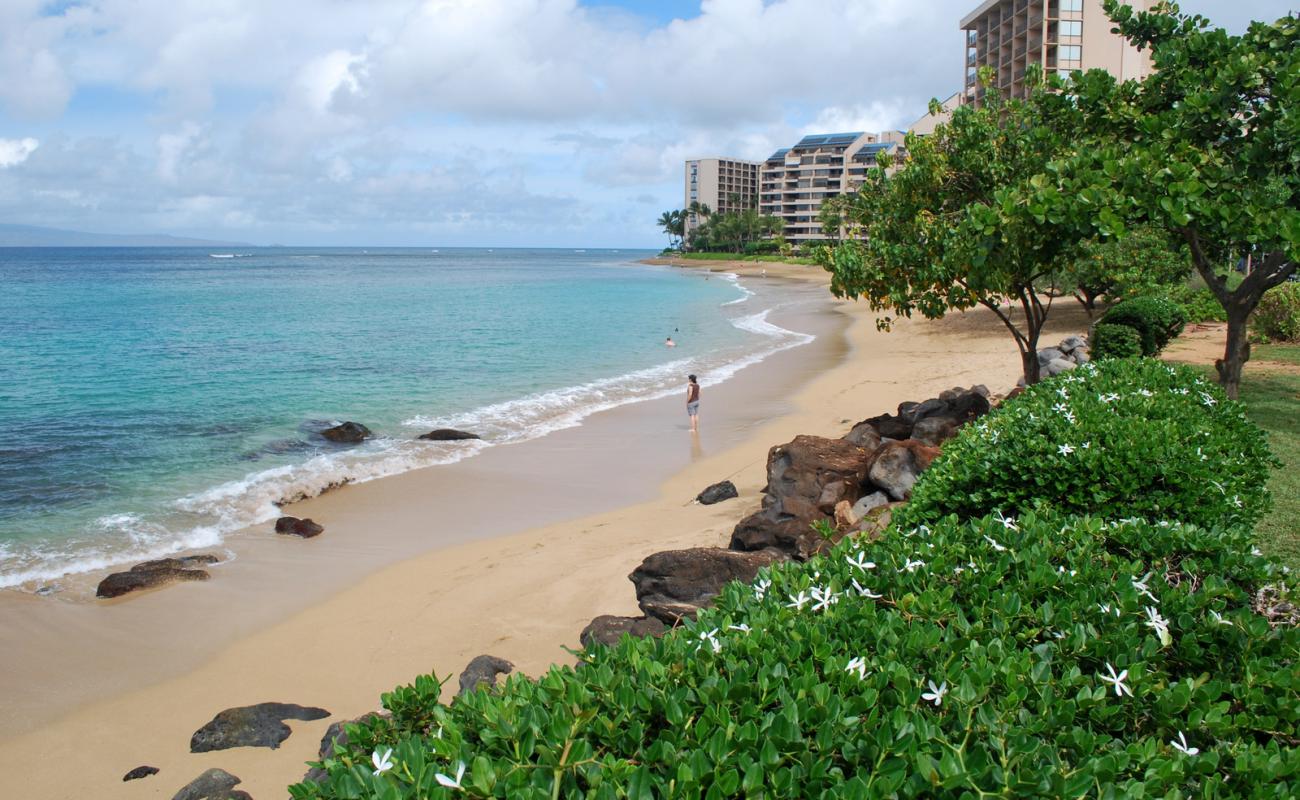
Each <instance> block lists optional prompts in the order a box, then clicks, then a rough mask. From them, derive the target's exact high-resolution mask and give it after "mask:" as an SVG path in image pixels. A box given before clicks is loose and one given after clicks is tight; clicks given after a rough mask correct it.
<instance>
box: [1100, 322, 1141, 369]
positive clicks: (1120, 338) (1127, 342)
mask: <svg viewBox="0 0 1300 800" xmlns="http://www.w3.org/2000/svg"><path fill="white" fill-rule="evenodd" d="M1088 355H1090V356H1091V357H1092V359H1093V360H1094V361H1097V360H1104V359H1108V358H1137V357H1139V356H1141V355H1142V335H1141V334H1139V333H1138V332H1137V330H1136V329H1134V328H1131V327H1129V326H1128V325H1109V324H1107V323H1105V322H1099V323H1097V324H1096V325H1094V326H1093V328H1092V333H1091V334H1089V336H1088Z"/></svg>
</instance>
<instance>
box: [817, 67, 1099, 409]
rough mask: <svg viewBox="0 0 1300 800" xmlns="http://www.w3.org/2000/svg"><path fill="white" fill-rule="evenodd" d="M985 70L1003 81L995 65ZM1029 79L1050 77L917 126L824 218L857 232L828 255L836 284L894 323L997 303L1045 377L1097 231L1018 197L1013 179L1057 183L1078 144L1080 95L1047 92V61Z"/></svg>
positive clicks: (1025, 362)
mask: <svg viewBox="0 0 1300 800" xmlns="http://www.w3.org/2000/svg"><path fill="white" fill-rule="evenodd" d="M981 80H982V81H984V82H986V83H991V81H992V75H991V73H990V72H989V71H988V70H987V68H986V70H985V72H984V73H983V74H982V76H981ZM1026 80H1027V81H1028V82H1029V83H1030V84H1031V85H1035V84H1036V85H1038V86H1039V88H1038V89H1037V90H1035V94H1034V97H1033V98H1031V99H1030V100H1028V101H1025V100H1017V99H1013V100H1006V99H1002V97H1001V95H1000V93H999V92H997V91H996V90H994V91H990V92H988V94H987V95H986V100H985V101H984V102H983V103H981V104H980V105H978V106H976V105H970V104H968V105H962V106H960V107H958V108H957V109H956V110H955V111H953V113H952V118H951V121H950V122H948V123H947V124H943V125H940V126H938V128H937V129H936V130H935V132H934V133H933V134H931V135H928V136H916V135H909V136H908V137H907V139H906V142H905V150H906V153H907V156H906V158H904V159H902V160H901V161H900V162H899V163H897V164H895V163H894V160H893V158H892V157H891V156H890V155H889V154H884V155H882V156H881V157H880V159H879V164H878V165H877V166H876V167H874V168H872V169H869V170H868V171H867V174H866V179H865V182H864V183H863V185H862V187H861V188H860V189H859V190H858V191H857V192H856V193H854V194H852V195H846V196H845V199H844V200H842V201H841V202H839V203H838V204H837V205H836V206H835V207H834V208H833V211H832V212H828V213H829V214H830V215H831V217H833V218H831V217H828V218H827V219H825V220H824V222H825V223H826V224H828V225H830V224H835V225H836V226H837V227H839V226H842V227H843V228H844V230H845V233H846V236H845V238H844V239H843V240H841V241H839V242H838V243H835V244H832V245H828V246H824V247H822V248H820V249H819V251H818V257H819V260H820V262H821V263H822V265H823V266H824V267H825V268H826V269H827V270H828V271H829V272H830V273H831V291H832V292H833V293H834V294H835V295H836V296H837V297H848V298H854V299H857V298H860V299H862V300H864V301H866V302H867V303H868V304H869V305H870V307H871V308H872V310H874V311H878V312H884V315H882V316H879V317H878V318H877V324H878V326H879V327H880V328H881V329H883V330H888V329H889V328H890V327H891V326H892V323H893V321H894V318H896V317H911V316H913V315H915V314H920V315H921V316H924V317H926V318H927V319H934V318H938V317H942V316H944V315H945V314H947V313H948V312H950V311H960V310H965V309H969V308H974V307H976V306H983V307H985V308H988V309H989V310H990V311H992V312H993V313H994V314H995V315H996V316H997V318H998V319H999V320H1000V321H1001V323H1002V324H1003V325H1004V326H1005V327H1006V329H1007V331H1008V332H1009V333H1010V334H1011V335H1012V337H1013V338H1014V339H1015V342H1016V346H1017V348H1018V349H1019V351H1020V356H1021V362H1022V366H1023V371H1024V379H1025V382H1026V383H1029V384H1033V383H1036V382H1037V381H1038V378H1039V362H1038V358H1037V350H1038V340H1039V335H1040V333H1041V332H1042V330H1043V326H1044V324H1045V323H1046V322H1047V318H1048V314H1049V312H1050V310H1051V306H1052V302H1053V299H1054V297H1055V296H1058V295H1059V294H1060V293H1062V292H1064V291H1067V290H1072V289H1073V287H1074V286H1075V285H1076V283H1077V281H1074V280H1072V279H1071V278H1070V277H1069V271H1070V269H1071V268H1072V267H1073V265H1074V264H1075V262H1076V261H1077V259H1078V257H1079V252H1080V247H1081V243H1082V242H1083V241H1085V240H1087V239H1089V238H1091V237H1092V236H1093V234H1094V231H1091V230H1089V231H1088V232H1086V233H1076V234H1063V232H1062V231H1061V230H1060V226H1059V224H1058V220H1057V219H1056V217H1055V215H1051V214H1048V213H1046V211H1045V206H1044V205H1043V204H1042V203H1032V204H1030V203H1015V202H1010V201H1009V200H1008V198H1009V194H1008V192H1009V190H1010V187H1013V186H1015V185H1018V184H1026V185H1031V184H1032V185H1043V184H1045V182H1046V181H1045V178H1044V175H1045V174H1046V172H1047V170H1048V166H1049V164H1051V163H1052V160H1053V159H1055V158H1058V157H1061V156H1063V155H1065V154H1067V153H1068V152H1069V149H1070V148H1071V147H1072V146H1073V137H1072V136H1070V135H1067V133H1066V132H1067V131H1069V130H1071V129H1072V128H1073V127H1074V125H1075V122H1077V120H1074V121H1072V120H1071V119H1069V118H1071V117H1077V111H1076V110H1075V109H1073V107H1072V106H1070V105H1069V104H1068V103H1063V102H1051V103H1049V102H1043V101H1041V100H1040V99H1038V98H1041V97H1043V96H1046V95H1048V93H1047V92H1045V91H1043V88H1044V84H1043V79H1042V74H1041V72H1040V71H1038V70H1037V69H1031V70H1029V72H1028V73H1027V75H1026ZM1052 80H1053V81H1055V80H1057V79H1056V78H1053V79H1052ZM935 105H936V104H934V103H932V108H931V110H932V111H936V110H937V109H936V108H935Z"/></svg>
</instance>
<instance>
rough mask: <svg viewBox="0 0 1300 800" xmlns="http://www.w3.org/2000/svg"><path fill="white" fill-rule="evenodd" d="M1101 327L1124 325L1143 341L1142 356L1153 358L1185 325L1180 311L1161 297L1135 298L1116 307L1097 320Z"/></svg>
mask: <svg viewBox="0 0 1300 800" xmlns="http://www.w3.org/2000/svg"><path fill="white" fill-rule="evenodd" d="M1099 323H1100V324H1104V325H1127V326H1129V327H1130V328H1132V329H1134V330H1135V331H1137V332H1138V335H1139V336H1141V337H1142V355H1144V356H1154V355H1155V354H1157V353H1159V352H1160V351H1161V350H1163V349H1165V345H1167V344H1169V342H1170V341H1172V340H1173V338H1174V337H1175V336H1177V335H1178V334H1180V333H1182V331H1183V327H1184V326H1185V325H1186V324H1187V314H1186V312H1184V311H1183V307H1182V306H1180V305H1179V304H1178V303H1175V302H1174V301H1173V300H1170V299H1169V298H1167V297H1162V296H1160V295H1146V296H1143V297H1134V298H1131V299H1129V300H1125V301H1123V302H1120V303H1116V304H1115V305H1114V306H1112V307H1111V308H1110V310H1109V311H1107V312H1106V313H1105V314H1103V315H1102V317H1101V319H1100V320H1099Z"/></svg>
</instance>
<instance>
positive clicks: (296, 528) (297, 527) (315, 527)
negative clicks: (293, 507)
mask: <svg viewBox="0 0 1300 800" xmlns="http://www.w3.org/2000/svg"><path fill="white" fill-rule="evenodd" d="M324 530H325V527H324V526H323V525H320V524H317V523H315V522H312V521H311V520H310V519H298V518H297V517H280V518H279V519H277V520H276V521H275V532H276V533H282V534H285V535H288V536H301V537H302V538H304V539H310V538H312V537H313V536H320V535H321V532H322V531H324Z"/></svg>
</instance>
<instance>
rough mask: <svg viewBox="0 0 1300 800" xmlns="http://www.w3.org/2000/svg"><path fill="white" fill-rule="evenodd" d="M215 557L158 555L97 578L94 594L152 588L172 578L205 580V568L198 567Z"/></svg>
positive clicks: (214, 560) (115, 594)
mask: <svg viewBox="0 0 1300 800" xmlns="http://www.w3.org/2000/svg"><path fill="white" fill-rule="evenodd" d="M218 560H219V559H218V558H217V557H216V556H214V555H208V554H206V553H205V554H202V555H195V556H183V557H181V558H160V559H158V560H156V561H145V562H144V563H142V564H136V565H135V566H134V567H131V569H129V570H127V571H126V572H114V573H113V574H112V575H109V576H108V577H107V578H104V579H103V580H102V581H100V582H99V586H98V588H96V589H95V596H96V597H102V598H112V597H121V596H122V595H124V594H127V593H129V592H134V591H138V590H140V589H152V588H154V587H156V586H165V585H167V584H169V583H175V582H176V581H206V580H207V579H208V577H209V576H208V573H207V571H206V570H202V569H198V567H199V565H202V564H215V563H217V561H218Z"/></svg>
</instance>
